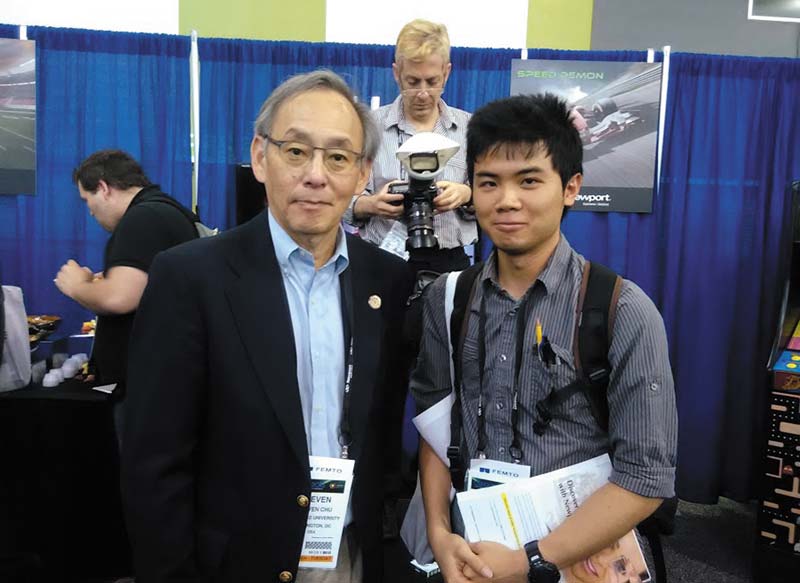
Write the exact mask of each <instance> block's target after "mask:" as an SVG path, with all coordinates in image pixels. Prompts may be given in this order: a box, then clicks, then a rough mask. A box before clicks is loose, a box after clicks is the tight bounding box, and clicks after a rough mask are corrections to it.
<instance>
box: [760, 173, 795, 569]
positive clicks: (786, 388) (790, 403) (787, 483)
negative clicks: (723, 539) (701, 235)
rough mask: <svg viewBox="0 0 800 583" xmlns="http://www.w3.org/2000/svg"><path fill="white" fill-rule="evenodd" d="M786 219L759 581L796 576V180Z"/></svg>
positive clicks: (762, 498)
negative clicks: (788, 214)
mask: <svg viewBox="0 0 800 583" xmlns="http://www.w3.org/2000/svg"><path fill="white" fill-rule="evenodd" d="M791 199H792V200H791V206H790V208H791V216H789V217H787V220H786V221H785V223H784V235H785V237H784V239H783V240H785V241H786V246H785V247H784V249H785V253H786V256H784V257H783V262H782V263H783V268H784V274H785V278H784V280H783V281H784V284H783V289H782V293H783V298H782V304H781V313H780V318H779V327H778V330H777V333H776V335H775V341H774V343H773V346H772V352H771V354H770V359H769V366H768V377H769V382H768V390H769V397H768V407H769V411H768V420H767V425H766V431H765V435H764V439H765V440H766V444H765V447H764V458H763V462H762V471H761V475H760V500H759V506H758V519H757V526H756V545H755V551H754V555H753V580H754V581H756V582H758V583H778V582H781V581H800V181H795V182H794V183H792V186H791Z"/></svg>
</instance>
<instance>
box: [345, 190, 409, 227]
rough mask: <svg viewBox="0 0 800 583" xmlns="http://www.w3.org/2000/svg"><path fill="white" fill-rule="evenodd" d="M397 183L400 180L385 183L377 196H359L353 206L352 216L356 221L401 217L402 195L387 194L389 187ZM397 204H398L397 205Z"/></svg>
mask: <svg viewBox="0 0 800 583" xmlns="http://www.w3.org/2000/svg"><path fill="white" fill-rule="evenodd" d="M397 182H400V180H392V181H391V182H387V183H386V184H384V185H383V188H381V189H380V191H379V192H378V193H377V194H365V195H363V196H359V197H358V199H357V200H356V202H355V205H354V206H353V216H355V218H357V219H365V218H368V217H384V218H387V219H399V218H400V217H401V216H402V215H403V204H402V203H403V195H402V194H389V185H390V184H395V183H397ZM398 202H399V203H400V204H397V203H398ZM392 203H395V204H392Z"/></svg>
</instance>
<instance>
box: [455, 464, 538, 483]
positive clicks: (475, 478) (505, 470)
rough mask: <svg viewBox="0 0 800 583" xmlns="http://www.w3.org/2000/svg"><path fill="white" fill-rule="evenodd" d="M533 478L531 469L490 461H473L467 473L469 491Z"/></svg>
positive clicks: (519, 465)
mask: <svg viewBox="0 0 800 583" xmlns="http://www.w3.org/2000/svg"><path fill="white" fill-rule="evenodd" d="M530 477H531V467H530V466H523V465H521V464H511V463H508V462H500V461H497V460H488V459H482V460H481V459H473V460H470V462H469V470H468V471H467V490H480V489H481V488H491V487H492V486H497V485H498V484H505V483H507V482H513V481H514V480H521V479H524V478H530Z"/></svg>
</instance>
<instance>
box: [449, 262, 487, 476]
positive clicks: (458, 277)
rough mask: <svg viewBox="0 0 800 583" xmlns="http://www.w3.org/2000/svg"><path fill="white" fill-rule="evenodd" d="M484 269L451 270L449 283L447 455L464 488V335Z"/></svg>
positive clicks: (451, 472) (477, 266)
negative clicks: (450, 390)
mask: <svg viewBox="0 0 800 583" xmlns="http://www.w3.org/2000/svg"><path fill="white" fill-rule="evenodd" d="M482 269H483V264H482V263H476V264H475V265H472V266H470V267H468V268H467V269H465V270H464V271H461V272H454V273H450V274H448V276H447V283H446V287H445V318H446V322H447V330H448V335H447V340H448V344H449V347H450V357H451V362H450V381H451V384H452V386H453V396H454V400H453V406H452V408H451V409H450V446H449V447H448V448H447V459H448V460H449V462H450V479H451V481H452V483H453V487H454V488H455V489H456V490H458V491H461V490H462V489H463V488H464V479H465V476H466V471H467V466H466V463H465V462H464V459H463V457H462V455H461V434H462V425H463V424H462V418H461V354H462V352H463V349H464V338H465V337H466V335H467V322H468V320H469V307H470V305H472V300H473V298H474V297H475V289H476V288H477V281H478V274H480V272H481V270H482Z"/></svg>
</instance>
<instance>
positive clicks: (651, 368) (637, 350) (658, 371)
mask: <svg viewBox="0 0 800 583" xmlns="http://www.w3.org/2000/svg"><path fill="white" fill-rule="evenodd" d="M584 264H585V259H584V258H583V257H582V256H581V255H579V254H578V253H577V252H575V251H574V250H573V249H572V247H570V245H569V243H568V242H567V241H566V239H565V238H564V237H563V236H562V237H561V241H560V242H559V244H558V246H557V247H556V250H555V252H554V253H553V255H552V257H551V258H550V260H549V262H548V263H547V265H546V267H545V269H544V270H543V271H542V273H541V274H540V275H539V277H538V278H537V280H536V282H534V284H533V285H532V286H531V287H530V288H529V289H528V291H527V294H530V295H531V298H530V300H529V303H528V310H527V311H528V314H527V323H526V329H525V344H524V346H525V348H524V350H523V356H522V367H521V371H520V387H519V407H520V416H519V419H520V424H519V430H520V436H521V442H522V451H523V460H522V462H523V463H525V464H529V465H530V466H531V471H532V473H533V475H539V474H542V473H545V472H549V471H552V470H555V469H557V468H561V467H564V466H567V465H570V464H575V463H578V462H581V461H584V460H587V459H589V458H592V457H595V456H597V455H601V454H602V453H605V452H609V453H611V455H612V459H613V466H614V471H613V474H612V476H611V481H612V482H613V483H615V484H617V485H619V486H620V487H622V488H625V489H626V490H629V491H631V492H634V493H636V494H640V495H642V496H648V497H654V498H668V497H671V496H673V495H674V493H675V490H674V482H675V462H676V447H677V425H678V422H677V412H676V408H675V392H674V387H673V381H672V372H671V370H670V364H669V356H668V350H667V339H666V332H665V330H664V323H663V321H662V319H661V315H660V314H659V313H658V310H657V309H656V307H655V305H654V304H653V302H652V301H651V300H650V299H649V298H648V297H647V295H645V293H644V292H643V291H642V290H641V289H640V288H639V287H638V286H636V285H635V284H634V283H632V282H630V281H628V280H624V281H623V285H622V290H621V293H620V297H619V303H618V305H617V314H616V320H615V324H614V329H613V334H612V342H611V346H610V349H609V355H608V356H609V361H610V362H611V365H612V373H611V380H610V383H609V386H608V403H609V409H610V419H609V430H608V432H607V433H606V432H605V431H603V430H602V429H601V428H600V426H599V425H598V424H597V422H596V421H595V419H594V417H593V415H592V412H591V409H590V406H589V401H588V398H587V397H586V395H585V394H584V393H583V392H578V393H576V394H575V395H573V396H572V398H571V399H569V400H568V401H566V402H565V403H563V404H562V405H561V406H560V407H559V408H558V409H556V410H554V411H553V421H552V423H551V424H550V427H549V428H548V429H547V430H546V431H545V433H544V434H543V435H536V434H535V433H534V431H533V423H534V421H535V419H536V414H535V409H534V408H535V406H536V403H537V402H538V401H539V400H541V399H543V398H544V397H546V396H547V394H548V392H549V390H550V387H551V386H552V384H553V383H552V382H551V376H550V375H552V378H553V379H554V380H555V385H556V387H564V386H566V385H568V384H569V383H571V382H573V381H574V380H575V379H576V378H577V373H576V370H575V362H574V358H573V352H572V341H573V330H574V326H575V317H576V314H575V310H576V305H577V300H578V293H579V291H580V284H581V277H582V273H583V267H584ZM496 274H497V269H496V263H495V255H494V254H493V255H492V256H491V257H490V259H489V260H488V261H487V262H486V265H485V266H484V268H483V271H482V272H481V274H480V276H479V278H478V284H479V285H478V288H477V290H476V293H475V297H474V300H473V302H472V305H471V306H470V318H469V325H468V329H467V334H466V337H465V341H464V354H463V360H462V393H461V396H462V411H463V419H464V434H465V438H466V441H465V444H466V447H467V450H468V452H469V456H470V457H475V452H476V449H477V436H478V423H477V405H478V395H479V377H478V321H479V310H480V302H481V297H482V295H484V294H486V302H485V304H486V312H487V318H486V340H485V342H486V367H485V370H484V387H483V401H484V411H485V415H486V433H487V437H488V443H487V448H486V452H485V453H486V455H487V457H489V458H491V459H496V460H502V461H507V462H511V461H513V460H512V459H511V457H510V455H509V453H508V447H509V445H510V444H511V440H512V429H511V403H512V396H513V391H514V378H513V377H514V359H515V339H516V335H515V332H516V320H517V318H519V317H522V316H521V315H520V313H519V312H520V305H521V303H522V300H521V299H520V300H515V299H514V298H512V297H511V296H509V295H508V294H507V293H506V292H505V291H504V290H503V289H501V287H500V285H499V283H498V280H497V275H496ZM444 290H445V278H444V277H440V278H439V279H438V280H437V281H436V282H434V283H433V284H432V286H431V289H430V290H429V291H428V293H426V298H425V305H424V310H423V313H424V329H423V337H422V346H421V349H420V354H419V358H418V360H417V367H416V370H415V371H414V374H413V376H412V380H411V390H412V393H413V394H414V397H415V399H416V400H417V404H418V407H419V408H420V409H421V410H422V409H426V408H428V407H430V406H431V405H433V404H435V403H436V402H438V401H439V400H441V399H442V398H444V397H445V396H447V395H448V394H449V393H450V392H451V381H450V370H449V358H450V355H449V353H448V343H447V329H446V325H445V317H444ZM537 319H539V320H540V321H541V323H542V327H543V331H544V334H545V335H547V337H548V338H549V340H550V342H551V343H552V346H553V349H554V350H555V352H556V355H557V357H558V364H557V365H556V366H555V367H553V368H554V370H553V371H552V372H548V371H547V370H546V369H545V367H544V365H543V364H542V363H541V362H540V360H539V359H538V357H537V356H536V353H535V351H534V349H533V347H534V344H535V324H536V320H537Z"/></svg>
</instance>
